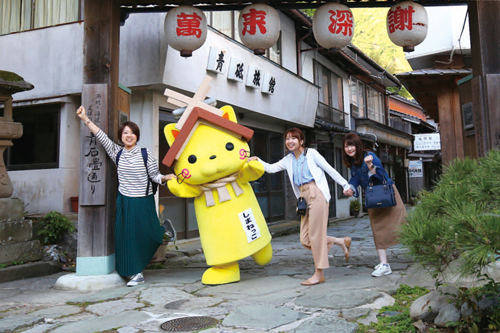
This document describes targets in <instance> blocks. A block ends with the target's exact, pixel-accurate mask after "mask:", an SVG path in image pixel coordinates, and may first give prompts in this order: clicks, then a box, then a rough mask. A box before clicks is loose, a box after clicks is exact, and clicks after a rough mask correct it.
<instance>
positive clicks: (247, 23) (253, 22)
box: [238, 4, 280, 55]
mask: <svg viewBox="0 0 500 333" xmlns="http://www.w3.org/2000/svg"><path fill="white" fill-rule="evenodd" d="M238 32H239V34H240V39H241V41H242V42H243V44H245V46H247V47H249V48H251V49H252V50H253V52H254V54H256V55H262V54H264V53H265V52H266V50H267V49H268V48H270V47H271V46H273V45H274V44H276V42H277V41H278V38H279V36H280V16H279V14H278V12H277V11H276V9H274V8H273V7H271V6H268V5H265V4H253V5H250V6H248V7H245V8H243V10H242V11H241V12H240V17H239V19H238Z"/></svg>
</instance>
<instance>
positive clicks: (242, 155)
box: [240, 148, 247, 160]
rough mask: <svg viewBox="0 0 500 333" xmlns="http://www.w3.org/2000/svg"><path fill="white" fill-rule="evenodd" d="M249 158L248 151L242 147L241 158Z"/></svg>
mask: <svg viewBox="0 0 500 333" xmlns="http://www.w3.org/2000/svg"><path fill="white" fill-rule="evenodd" d="M245 158H247V151H246V150H245V149H243V148H242V149H240V160H244V159H245Z"/></svg>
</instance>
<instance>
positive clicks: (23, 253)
mask: <svg viewBox="0 0 500 333" xmlns="http://www.w3.org/2000/svg"><path fill="white" fill-rule="evenodd" d="M42 258H43V249H42V245H41V244H40V242H39V241H37V240H36V241H29V242H21V243H15V244H8V245H0V264H11V263H12V262H13V261H16V262H30V261H38V260H42Z"/></svg>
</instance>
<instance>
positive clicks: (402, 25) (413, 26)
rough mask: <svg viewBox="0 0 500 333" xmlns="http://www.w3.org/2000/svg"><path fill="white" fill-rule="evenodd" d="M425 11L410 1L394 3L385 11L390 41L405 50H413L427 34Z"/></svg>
mask: <svg viewBox="0 0 500 333" xmlns="http://www.w3.org/2000/svg"><path fill="white" fill-rule="evenodd" d="M427 27H428V25H427V12H426V10H425V8H424V7H423V6H421V5H419V4H416V3H414V2H412V1H405V2H401V3H398V4H397V5H394V6H392V7H391V9H389V12H388V13H387V33H388V34H389V38H390V39H391V41H392V42H393V43H394V44H396V45H398V46H402V47H403V51H405V52H413V51H414V50H415V45H418V44H420V43H422V42H423V41H424V39H425V37H426V36H427Z"/></svg>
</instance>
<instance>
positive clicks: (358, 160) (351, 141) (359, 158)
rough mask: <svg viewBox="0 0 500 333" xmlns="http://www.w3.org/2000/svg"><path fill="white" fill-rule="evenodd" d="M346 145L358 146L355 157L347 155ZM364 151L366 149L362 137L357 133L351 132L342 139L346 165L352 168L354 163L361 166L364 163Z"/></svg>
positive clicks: (343, 156)
mask: <svg viewBox="0 0 500 333" xmlns="http://www.w3.org/2000/svg"><path fill="white" fill-rule="evenodd" d="M346 145H347V146H354V147H356V155H355V156H354V158H353V157H350V156H347V154H346V152H345V146H346ZM364 151H365V149H364V147H363V141H361V138H360V137H359V136H358V135H356V134H355V133H349V134H347V135H346V136H344V139H343V140H342V158H343V160H344V165H345V166H346V167H348V168H350V167H352V165H353V164H354V165H355V166H360V165H361V164H363V160H364Z"/></svg>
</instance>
